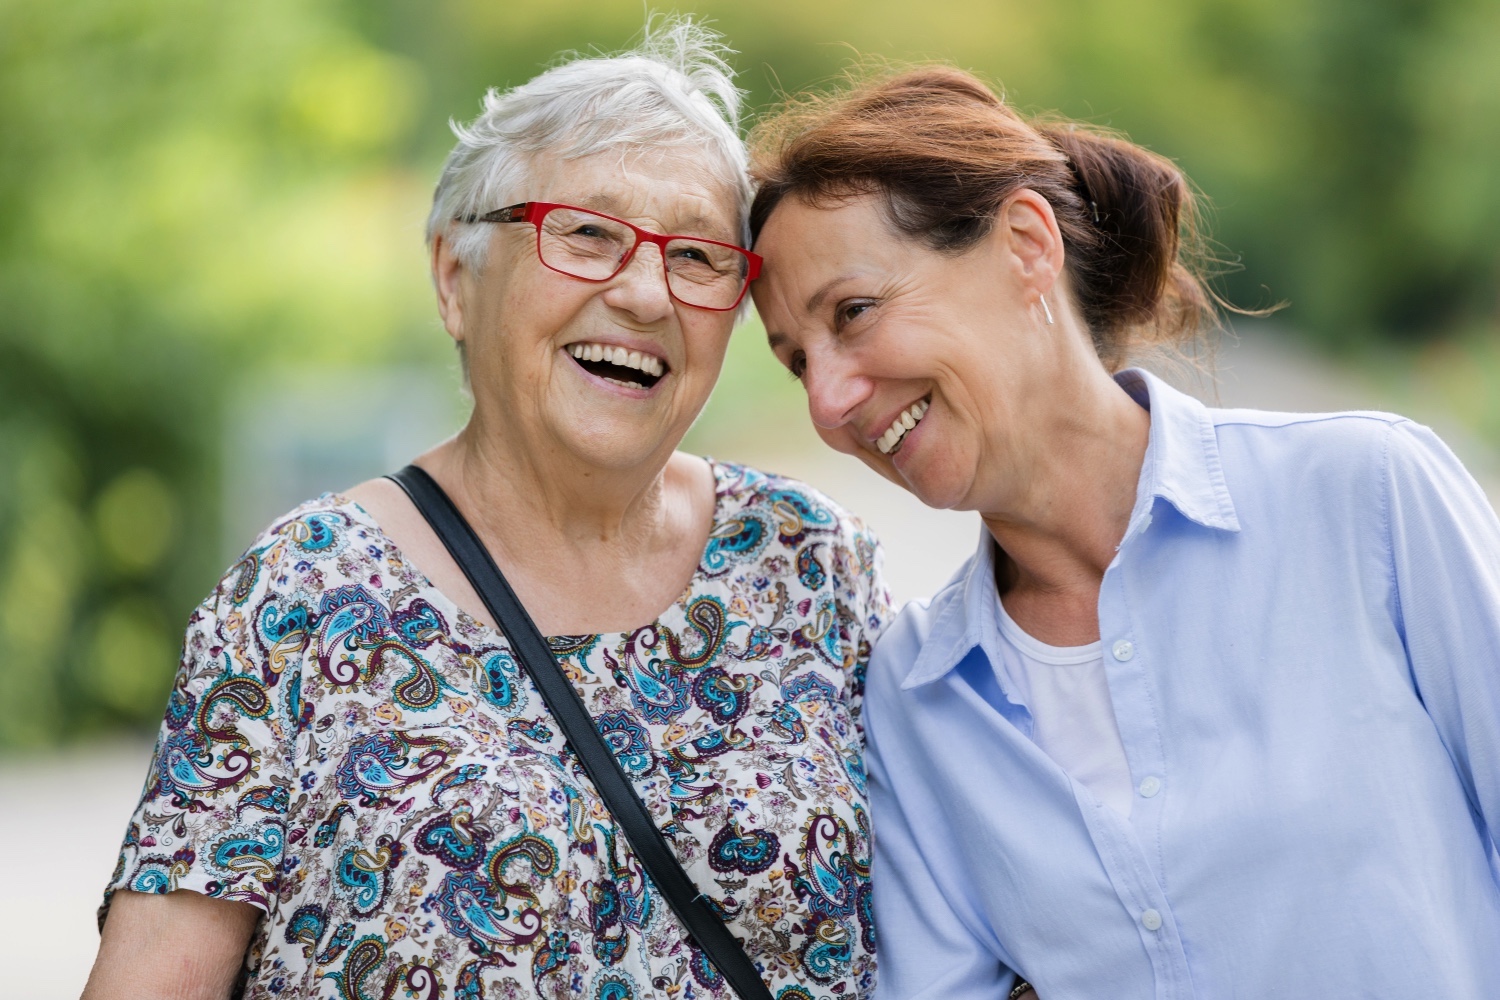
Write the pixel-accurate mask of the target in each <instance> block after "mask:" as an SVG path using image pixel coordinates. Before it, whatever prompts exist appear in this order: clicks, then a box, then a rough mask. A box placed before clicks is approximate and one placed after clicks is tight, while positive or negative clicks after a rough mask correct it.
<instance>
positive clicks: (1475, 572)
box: [1386, 421, 1500, 846]
mask: <svg viewBox="0 0 1500 1000" xmlns="http://www.w3.org/2000/svg"><path fill="white" fill-rule="evenodd" d="M1386 471H1387V481H1386V490H1387V494H1388V517H1389V531H1390V547H1391V556H1392V563H1393V573H1394V578H1395V589H1396V600H1397V617H1398V626H1399V628H1400V631H1401V637H1402V640H1403V642H1404V643H1405V644H1406V652H1407V657H1408V659H1409V661H1410V663H1411V670H1412V675H1413V677H1414V679H1415V681H1416V685H1417V690H1418V693H1419V694H1420V695H1421V698H1422V701H1423V704H1424V705H1425V706H1426V708H1427V712H1428V714H1429V715H1430V716H1431V717H1432V720H1433V722H1434V723H1436V725H1437V728H1438V731H1439V733H1440V734H1441V736H1442V739H1443V741H1444V743H1445V744H1446V746H1447V748H1448V753H1449V755H1450V756H1451V757H1452V759H1453V763H1454V766H1455V767H1456V768H1457V770H1458V774H1459V778H1460V780H1461V781H1462V782H1463V784H1464V787H1465V789H1466V791H1467V792H1468V795H1469V799H1470V801H1471V802H1472V803H1473V804H1474V806H1475V808H1476V809H1477V810H1478V812H1479V813H1480V814H1481V815H1482V816H1483V817H1484V821H1485V825H1486V826H1487V827H1488V830H1489V836H1490V841H1491V845H1492V846H1494V845H1495V844H1496V842H1497V837H1496V831H1497V830H1500V520H1497V518H1496V516H1495V511H1494V509H1493V508H1492V507H1491V506H1490V503H1489V500H1488V499H1487V498H1486V497H1485V495H1484V491H1483V490H1481V489H1480V487H1479V484H1478V483H1476V482H1475V481H1474V479H1473V477H1472V476H1470V475H1469V473H1468V471H1467V470H1465V469H1464V467H1463V465H1462V463H1460V462H1459V460H1458V458H1457V457H1455V456H1454V454H1453V452H1451V451H1450V450H1449V449H1448V447H1447V446H1446V445H1445V444H1444V443H1443V442H1442V441H1441V440H1440V439H1439V438H1438V437H1437V435H1436V434H1434V433H1433V432H1432V431H1431V430H1429V429H1428V428H1426V427H1423V426H1421V425H1420V424H1415V423H1411V422H1410V421H1404V422H1402V423H1399V424H1396V425H1395V426H1393V428H1392V431H1391V436H1390V439H1389V443H1388V446H1387V452H1386Z"/></svg>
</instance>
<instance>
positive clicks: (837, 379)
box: [802, 352, 874, 430]
mask: <svg viewBox="0 0 1500 1000" xmlns="http://www.w3.org/2000/svg"><path fill="white" fill-rule="evenodd" d="M802 387H803V389H804V390H806V392H807V410H808V413H809V415H810V416H811V417H812V421H813V423H815V424H817V425H818V426H819V427H822V428H823V429H825V430H833V429H834V428H837V427H842V426H843V425H844V424H846V423H848V422H849V421H850V420H851V419H852V418H853V416H854V413H855V411H856V410H858V409H859V406H860V404H861V403H863V402H864V401H865V400H866V399H869V398H870V393H871V391H872V390H873V389H874V383H873V382H872V381H871V380H870V378H869V377H868V376H866V375H862V374H860V372H859V370H858V368H857V367H856V365H855V364H854V363H853V359H851V358H847V357H840V356H838V354H837V353H836V352H829V353H828V354H827V355H826V356H824V357H820V358H817V359H816V360H813V359H809V361H808V363H807V367H806V368H805V369H803V372H802Z"/></svg>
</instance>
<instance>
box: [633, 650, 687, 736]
mask: <svg viewBox="0 0 1500 1000" xmlns="http://www.w3.org/2000/svg"><path fill="white" fill-rule="evenodd" d="M624 672H625V678H626V682H627V683H628V684H629V685H630V693H631V696H632V701H634V702H635V706H636V708H637V710H639V711H640V713H641V714H642V715H644V716H645V717H646V721H647V722H654V723H656V724H657V725H665V724H666V723H669V722H671V721H672V720H673V719H675V718H677V717H678V716H679V715H681V714H682V713H683V712H685V711H687V707H688V705H689V704H691V702H690V701H689V700H688V683H687V680H686V679H685V678H684V677H683V676H682V675H681V674H679V673H677V672H675V671H673V670H672V669H671V666H670V663H669V661H664V660H652V661H651V662H650V664H649V665H645V664H642V663H640V662H639V661H637V660H635V659H631V660H630V661H629V662H628V663H627V664H626V666H625V671H624Z"/></svg>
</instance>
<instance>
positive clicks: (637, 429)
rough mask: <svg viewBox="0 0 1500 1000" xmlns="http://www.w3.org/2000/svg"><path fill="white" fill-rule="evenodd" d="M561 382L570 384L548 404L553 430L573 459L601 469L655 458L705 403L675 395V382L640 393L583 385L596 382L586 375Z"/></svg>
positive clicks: (671, 444)
mask: <svg viewBox="0 0 1500 1000" xmlns="http://www.w3.org/2000/svg"><path fill="white" fill-rule="evenodd" d="M566 381H568V382H570V383H572V384H569V385H567V386H566V387H559V389H558V390H557V396H558V397H559V398H558V399H557V400H555V403H554V407H553V410H554V412H553V416H552V420H551V422H552V423H553V425H554V434H555V436H556V438H557V439H558V440H559V441H560V442H561V443H562V444H563V445H564V446H565V447H566V448H567V449H568V450H569V451H570V452H572V453H573V455H574V456H575V457H577V458H578V459H580V460H582V461H584V462H586V463H587V464H589V465H593V466H597V467H598V468H601V469H614V470H621V469H629V468H633V467H636V466H640V465H643V464H648V463H651V462H653V460H659V458H660V456H661V454H662V452H663V451H668V452H670V451H671V450H673V449H675V448H676V447H677V444H678V442H680V441H681V440H682V437H683V435H684V434H686V433H687V429H688V428H689V427H690V426H691V425H692V422H693V419H694V418H695V417H696V416H697V415H698V411H699V410H701V409H702V408H703V403H704V401H705V400H703V399H697V398H694V399H687V400H684V399H681V398H679V397H678V395H677V393H676V392H675V391H674V390H677V389H680V388H682V387H681V386H680V385H679V386H672V385H667V384H663V385H658V386H654V387H653V388H652V389H651V390H650V392H649V394H645V395H643V394H641V393H639V392H631V391H630V390H621V389H617V388H616V387H615V386H612V385H608V384H605V385H602V386H600V385H597V384H593V385H591V384H588V383H589V382H598V381H599V380H598V379H597V378H595V377H594V376H590V375H582V376H581V377H580V378H578V379H576V380H575V379H573V378H569V379H567V380H566ZM579 383H583V384H579ZM695 395H696V394H695Z"/></svg>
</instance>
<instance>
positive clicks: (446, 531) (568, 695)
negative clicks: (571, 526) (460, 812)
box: [387, 465, 771, 1000]
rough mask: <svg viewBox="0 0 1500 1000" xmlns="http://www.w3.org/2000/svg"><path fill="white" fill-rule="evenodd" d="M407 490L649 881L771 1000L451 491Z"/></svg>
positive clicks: (738, 984)
mask: <svg viewBox="0 0 1500 1000" xmlns="http://www.w3.org/2000/svg"><path fill="white" fill-rule="evenodd" d="M387 478H388V479H390V480H392V481H393V482H395V484H396V485H397V486H400V487H401V488H402V489H403V490H405V491H406V495H407V496H408V497H410V498H411V502H412V503H414V504H416V506H417V510H419V511H421V512H422V516H423V517H425V518H426V519H427V523H428V524H430V525H432V530H433V531H435V532H437V536H438V537H439V538H441V539H442V540H443V545H444V546H446V547H447V549H448V554H449V555H451V556H452V557H453V561H454V562H456V563H458V566H459V568H460V569H462V570H463V571H464V576H466V577H468V578H469V583H470V584H472V585H473V587H474V590H475V591H476V592H478V594H479V597H480V599H481V600H482V601H484V606H485V607H486V608H488V609H489V612H490V614H491V615H492V616H494V619H495V621H496V623H497V624H498V625H499V626H500V631H502V632H503V633H505V637H506V638H507V639H509V640H510V645H511V649H512V650H513V651H514V652H515V654H516V658H517V659H518V660H520V661H521V666H522V667H524V668H525V670H526V672H527V673H528V674H529V675H530V676H531V679H532V681H533V682H534V683H535V684H536V686H537V689H538V690H539V691H541V693H542V700H543V701H545V702H546V703H547V708H548V709H549V710H550V711H551V712H552V717H553V718H554V719H556V720H557V724H558V725H559V726H560V727H561V728H562V731H563V736H564V737H565V738H566V739H567V741H568V745H569V746H570V747H572V748H573V753H574V754H575V755H577V757H578V762H579V763H580V764H582V765H583V770H584V772H585V773H586V774H587V775H588V776H589V780H590V781H592V782H593V783H594V787H595V788H596V789H598V791H599V795H600V797H601V798H603V799H604V804H605V805H607V806H608V807H609V811H610V813H611V814H613V815H614V817H615V821H616V822H618V823H619V825H620V828H621V829H622V830H623V831H624V833H625V839H626V840H628V841H629V842H630V847H631V849H632V850H633V851H635V856H636V858H638V859H639V860H640V862H641V865H642V866H643V867H644V868H645V869H646V873H647V874H648V875H649V876H650V877H651V881H652V882H654V883H656V888H657V889H658V890H659V891H660V892H661V894H662V896H663V897H665V899H666V901H667V905H668V906H670V907H671V908H672V912H673V913H675V914H677V919H678V920H680V921H682V925H683V927H685V928H686V929H687V932H688V933H689V934H691V935H692V936H693V940H694V942H696V943H697V945H698V947H699V948H700V949H701V950H702V951H703V953H704V954H705V955H707V956H708V958H709V961H711V962H713V964H714V967H715V968H717V969H718V970H719V974H720V975H722V976H723V977H724V978H725V980H727V981H728V983H729V985H730V987H731V988H733V990H734V991H735V992H736V993H738V994H739V995H740V998H741V1000H771V991H770V990H769V989H767V988H766V984H765V983H764V982H763V981H762V980H761V978H760V973H759V972H757V971H756V969H755V965H754V964H753V963H752V962H751V961H750V956H749V955H746V954H745V949H744V948H743V947H741V945H740V943H739V941H738V940H737V939H736V938H735V937H734V935H733V934H731V933H730V932H729V928H728V927H727V926H726V925H725V924H724V921H723V920H722V919H721V918H720V917H719V915H718V914H717V913H715V912H714V910H713V909H712V908H710V907H709V906H708V904H707V903H705V902H704V900H705V899H706V897H705V896H704V895H703V894H701V893H700V892H699V891H698V887H697V886H695V885H694V884H693V880H692V879H691V878H689V877H688V874H687V872H685V871H683V869H682V865H681V864H680V863H679V862H678V860H677V856H676V855H674V854H673V853H672V849H671V848H670V847H669V846H668V845H667V838H666V837H665V836H663V835H662V832H661V830H659V829H657V826H656V823H655V822H653V821H652V819H651V814H650V813H649V812H647V811H646V806H645V803H643V802H642V801H641V799H640V796H638V795H636V793H635V787H634V786H633V785H631V783H630V778H629V776H627V775H626V773H625V770H624V769H623V768H622V767H621V766H620V762H619V760H617V759H616V758H615V755H614V752H613V751H611V750H610V748H609V744H608V743H606V742H605V741H604V737H602V736H600V735H599V730H598V728H597V727H595V725H594V719H593V716H591V715H589V710H588V708H586V707H585V706H584V704H583V699H582V698H580V697H579V696H578V692H577V691H575V690H574V689H573V684H572V682H571V681H569V680H568V678H567V676H566V675H565V674H564V673H563V672H562V668H561V667H559V666H558V664H557V660H556V659H555V658H554V657H553V655H552V650H551V649H550V648H548V646H547V640H546V639H544V638H543V637H542V633H541V632H540V631H539V630H538V629H537V627H536V623H535V622H533V621H532V620H531V616H530V615H529V614H527V613H526V608H525V607H524V606H523V605H522V604H521V602H520V600H519V599H517V597H516V593H515V591H513V590H511V588H510V583H509V582H508V581H507V580H506V579H505V574H503V573H501V572H500V567H499V566H497V565H495V560H494V559H493V558H492V557H491V556H490V553H489V550H488V549H486V548H485V547H484V543H483V542H481V541H480V540H479V536H478V535H476V534H475V533H474V529H473V528H471V527H470V526H469V522H468V521H466V520H464V516H463V514H461V513H459V510H458V508H457V507H456V506H454V504H453V501H452V500H451V499H449V497H448V494H447V493H444V492H443V488H442V487H441V486H439V485H438V484H437V482H436V481H434V480H433V478H432V477H431V476H430V475H428V474H427V472H426V471H425V470H424V469H421V468H419V467H417V466H415V465H408V466H407V467H406V468H404V469H402V470H401V471H400V472H396V473H392V474H391V475H390V476H388V477H387Z"/></svg>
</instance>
